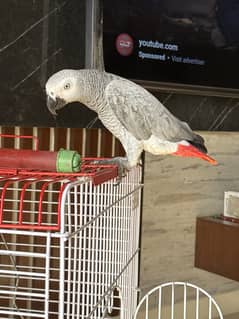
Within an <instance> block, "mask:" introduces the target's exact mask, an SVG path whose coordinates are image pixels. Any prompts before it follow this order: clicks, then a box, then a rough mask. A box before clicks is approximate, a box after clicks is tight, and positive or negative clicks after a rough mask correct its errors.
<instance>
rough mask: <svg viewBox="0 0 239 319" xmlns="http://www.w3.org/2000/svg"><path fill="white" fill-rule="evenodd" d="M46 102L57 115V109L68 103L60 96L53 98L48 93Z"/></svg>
mask: <svg viewBox="0 0 239 319" xmlns="http://www.w3.org/2000/svg"><path fill="white" fill-rule="evenodd" d="M46 104H47V108H48V110H49V111H50V112H51V114H53V115H55V116H56V115H57V112H56V111H57V110H60V109H61V108H63V107H64V106H65V105H66V101H65V100H63V99H61V98H59V97H56V99H53V98H52V97H50V96H49V95H47V102H46Z"/></svg>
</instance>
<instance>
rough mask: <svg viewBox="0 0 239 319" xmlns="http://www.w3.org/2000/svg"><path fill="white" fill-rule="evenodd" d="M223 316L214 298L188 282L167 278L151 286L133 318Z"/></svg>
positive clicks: (206, 318) (208, 318) (213, 318)
mask: <svg viewBox="0 0 239 319" xmlns="http://www.w3.org/2000/svg"><path fill="white" fill-rule="evenodd" d="M148 318H150V319H188V318H190V319H223V315H222V312H221V310H220V308H219V306H218V304H217V303H216V301H215V299H214V298H213V297H212V296H210V295H209V294H208V293H207V292H206V291H205V290H203V289H202V288H200V287H198V286H195V285H193V284H190V283H186V282H168V283H164V284H162V285H159V286H157V287H155V288H153V289H152V290H150V291H149V292H148V293H147V294H146V295H145V296H144V297H143V298H142V299H141V301H140V302H139V304H138V306H137V309H136V311H135V314H134V319H148Z"/></svg>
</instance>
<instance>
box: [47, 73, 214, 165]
mask: <svg viewBox="0 0 239 319" xmlns="http://www.w3.org/2000/svg"><path fill="white" fill-rule="evenodd" d="M46 93H47V106H48V109H49V111H50V112H51V113H52V114H54V115H56V114H57V113H56V111H58V110H60V109H61V108H63V107H64V106H65V105H66V104H68V103H71V102H76V101H78V102H81V103H83V104H84V105H86V106H87V107H89V108H90V109H91V110H93V111H95V112H96V113H97V114H98V117H99V119H100V120H101V121H102V123H103V124H104V126H105V127H106V128H107V129H108V130H109V131H110V132H111V133H112V134H113V135H115V137H116V138H118V139H119V140H120V142H121V143H122V145H123V147H124V149H125V152H126V158H123V157H121V158H116V161H117V164H118V165H119V167H121V168H122V167H123V168H124V169H130V168H131V167H133V166H135V165H137V163H138V162H139V159H140V155H141V153H142V151H143V150H145V151H148V152H150V153H152V154H156V155H166V154H172V155H179V156H192V157H199V158H201V159H203V160H206V161H208V162H210V163H211V164H216V161H215V160H214V159H213V158H211V157H209V156H208V155H207V149H206V147H205V145H204V140H203V138H202V137H201V136H200V135H197V134H195V133H194V132H192V130H191V129H190V127H189V126H188V124H187V123H185V122H181V121H180V120H178V119H177V118H176V117H175V116H173V115H172V114H171V113H170V112H169V111H168V110H167V109H166V108H165V107H164V106H163V105H162V104H161V103H160V102H159V101H158V100H157V99H156V98H155V97H154V96H153V95H152V94H151V93H149V92H148V91H147V90H145V89H144V88H143V87H141V86H139V85H137V84H135V83H134V82H131V81H129V80H126V79H124V78H122V77H120V76H117V75H114V74H111V73H107V72H103V71H98V70H92V69H91V70H87V69H84V70H67V69H66V70H62V71H59V72H57V73H55V74H53V75H52V76H51V77H50V78H49V79H48V81H47V83H46Z"/></svg>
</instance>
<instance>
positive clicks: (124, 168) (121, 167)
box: [93, 157, 130, 185]
mask: <svg viewBox="0 0 239 319" xmlns="http://www.w3.org/2000/svg"><path fill="white" fill-rule="evenodd" d="M93 163H94V164H106V165H117V167H118V177H117V182H116V184H115V185H119V184H120V182H121V180H122V178H123V177H125V176H126V173H127V172H128V171H129V170H130V165H129V162H128V159H127V158H126V157H113V158H109V159H104V160H103V159H102V160H98V161H94V162H93Z"/></svg>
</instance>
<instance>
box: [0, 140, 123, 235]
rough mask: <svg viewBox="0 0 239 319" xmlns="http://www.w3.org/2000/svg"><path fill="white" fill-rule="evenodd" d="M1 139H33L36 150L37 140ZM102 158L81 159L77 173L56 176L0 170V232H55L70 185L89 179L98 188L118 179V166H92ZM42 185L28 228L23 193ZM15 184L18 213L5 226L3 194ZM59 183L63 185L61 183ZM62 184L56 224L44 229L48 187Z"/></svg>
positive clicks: (50, 173)
mask: <svg viewBox="0 0 239 319" xmlns="http://www.w3.org/2000/svg"><path fill="white" fill-rule="evenodd" d="M0 137H4V138H22V139H32V140H33V142H34V143H35V144H34V149H35V150H38V149H39V140H38V138H37V137H35V136H28V135H10V134H0ZM104 159H105V158H83V159H82V165H81V171H80V172H78V173H57V172H48V171H35V170H34V171H33V170H32V171H31V170H22V169H18V168H16V169H15V168H14V169H6V168H0V183H1V184H2V187H1V190H0V229H1V228H14V229H31V230H40V231H42V230H45V231H58V230H59V229H60V225H61V220H60V218H61V216H60V215H61V200H62V195H63V192H64V189H65V187H66V186H67V185H68V184H69V183H70V182H73V181H76V180H77V179H78V178H79V177H88V178H90V179H91V181H92V183H93V185H95V186H97V185H99V184H102V183H104V182H106V181H108V180H110V179H113V178H116V177H117V176H118V168H117V165H105V164H104V165H100V164H93V163H94V161H96V160H97V161H99V160H104ZM66 180H67V181H66ZM40 181H41V182H42V185H41V188H40V189H39V190H38V191H39V192H40V196H39V205H38V212H37V223H33V224H29V223H26V222H25V221H24V218H23V212H24V204H25V195H26V190H27V188H28V187H30V185H31V184H32V183H37V182H40ZM14 182H21V183H22V185H21V190H20V191H19V198H18V201H19V203H18V211H17V221H14V222H13V223H9V222H6V220H5V218H4V216H5V215H4V214H5V212H4V207H5V204H6V193H7V191H8V189H9V187H10V186H11V184H13V183H14ZM61 182H62V183H61ZM56 183H61V186H60V188H59V190H58V198H57V202H58V204H57V221H56V223H55V224H54V225H45V224H44V223H43V198H44V195H45V193H46V191H47V187H48V186H49V185H50V184H51V185H53V184H56Z"/></svg>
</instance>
